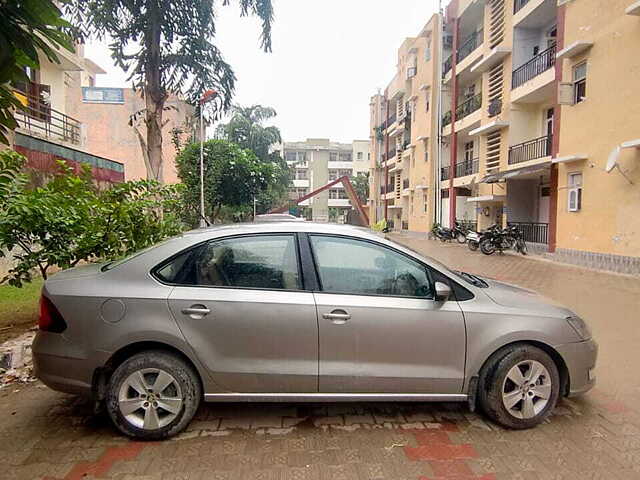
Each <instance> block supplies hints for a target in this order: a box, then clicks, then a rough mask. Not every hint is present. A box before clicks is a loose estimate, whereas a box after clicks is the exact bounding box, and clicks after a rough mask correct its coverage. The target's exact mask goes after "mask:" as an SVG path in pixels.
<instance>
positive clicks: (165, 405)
mask: <svg viewBox="0 0 640 480" xmlns="http://www.w3.org/2000/svg"><path fill="white" fill-rule="evenodd" d="M183 404H184V398H183V395H182V391H181V389H180V385H179V384H178V382H177V381H176V379H175V378H174V377H173V376H172V375H170V374H169V373H167V372H165V371H164V370H160V369H159V368H145V369H142V370H137V371H135V372H133V373H131V374H130V375H129V376H128V377H127V378H126V379H125V380H124V382H122V386H121V387H120V391H119V392H118V408H119V409H120V412H121V413H122V416H123V417H124V418H125V419H126V420H127V421H128V422H129V423H131V424H132V425H133V426H135V427H137V428H142V429H145V430H156V429H158V428H162V427H165V426H166V425H169V424H170V423H171V422H172V421H173V420H175V418H176V417H177V416H178V414H179V413H180V411H181V410H182V407H183Z"/></svg>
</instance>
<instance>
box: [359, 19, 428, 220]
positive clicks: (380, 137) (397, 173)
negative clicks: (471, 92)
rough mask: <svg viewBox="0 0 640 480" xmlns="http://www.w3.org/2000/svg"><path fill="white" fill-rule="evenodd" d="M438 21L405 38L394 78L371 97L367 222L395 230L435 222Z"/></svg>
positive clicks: (399, 52)
mask: <svg viewBox="0 0 640 480" xmlns="http://www.w3.org/2000/svg"><path fill="white" fill-rule="evenodd" d="M439 23H440V16H439V15H434V16H433V17H432V18H431V19H430V20H429V22H427V24H426V25H425V26H424V28H423V29H422V30H421V31H420V32H419V33H418V35H417V36H415V37H410V38H407V39H405V41H404V42H403V43H402V45H401V46H400V49H399V50H398V63H397V67H396V73H395V76H394V77H393V79H392V80H391V82H390V83H389V84H388V85H387V87H386V88H385V90H384V93H378V94H376V95H374V96H373V97H372V98H371V102H370V127H371V128H370V138H371V150H372V155H371V164H370V171H371V175H370V177H369V179H370V200H369V212H370V214H369V220H370V222H371V223H372V224H374V223H377V222H379V221H380V220H382V219H387V222H388V223H389V224H390V226H392V227H393V228H395V229H397V230H399V229H405V230H414V231H426V230H428V229H429V228H430V227H431V225H432V223H433V221H434V219H435V212H436V195H435V194H436V193H437V186H436V185H437V177H436V169H437V160H436V159H437V153H438V122H437V110H438V109H437V105H438V104H437V101H436V100H437V98H438V97H437V95H438V90H437V87H438V82H437V79H438V75H439V63H438V54H437V52H438V48H439V36H438V31H439V28H440V25H439ZM434 180H435V182H434Z"/></svg>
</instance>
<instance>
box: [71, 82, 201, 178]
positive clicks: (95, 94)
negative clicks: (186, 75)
mask: <svg viewBox="0 0 640 480" xmlns="http://www.w3.org/2000/svg"><path fill="white" fill-rule="evenodd" d="M165 107H166V110H165V111H164V113H163V122H164V126H163V128H162V153H163V155H162V156H163V164H162V181H163V182H165V183H176V182H178V181H179V180H178V174H177V171H176V166H175V158H176V155H177V154H178V150H177V148H176V144H175V141H174V140H175V139H176V138H177V139H179V140H180V144H185V143H187V142H188V141H190V140H191V139H192V137H193V136H194V135H195V133H196V132H197V131H198V128H197V127H198V124H197V120H196V119H195V117H194V108H193V107H192V106H191V105H189V104H188V103H187V102H185V101H184V100H183V99H181V98H180V97H178V96H176V95H173V94H172V95H170V96H169V98H168V99H167V101H166V103H165ZM145 108H146V106H145V101H144V98H142V96H141V95H140V92H139V91H134V90H133V89H131V88H109V87H96V86H95V84H88V83H87V82H86V81H83V79H81V78H80V76H78V75H76V76H73V77H72V80H71V82H70V85H69V94H68V95H67V112H68V113H69V114H70V115H73V116H74V117H75V118H77V119H78V120H79V121H80V122H82V123H83V124H85V125H86V129H85V139H86V144H87V145H88V146H89V147H90V148H91V151H92V152H93V153H95V154H96V155H102V156H109V157H110V158H116V159H118V161H120V162H122V163H123V164H124V172H125V180H138V179H143V178H147V168H146V166H145V162H144V158H143V156H142V147H141V145H140V140H139V138H138V134H137V133H136V129H137V130H138V132H139V133H140V135H141V136H142V138H143V139H146V127H145V125H144V122H143V121H142V120H143V118H144V116H143V115H141V114H140V113H139V112H143V111H144V109H145ZM136 113H138V115H137V117H136V118H137V119H138V121H137V122H133V125H132V124H131V123H130V121H131V118H132V116H133V115H134V114H136Z"/></svg>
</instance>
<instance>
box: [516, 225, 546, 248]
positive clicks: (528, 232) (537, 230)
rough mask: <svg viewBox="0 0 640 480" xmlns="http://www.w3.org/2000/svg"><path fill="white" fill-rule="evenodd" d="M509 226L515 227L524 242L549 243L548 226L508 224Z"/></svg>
mask: <svg viewBox="0 0 640 480" xmlns="http://www.w3.org/2000/svg"><path fill="white" fill-rule="evenodd" d="M508 224H509V225H515V226H516V227H518V230H520V232H521V233H522V236H523V238H524V240H525V242H531V243H543V244H548V243H549V224H548V223H537V222H508Z"/></svg>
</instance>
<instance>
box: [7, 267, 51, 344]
mask: <svg viewBox="0 0 640 480" xmlns="http://www.w3.org/2000/svg"><path fill="white" fill-rule="evenodd" d="M42 283H43V281H42V279H41V278H37V279H34V280H33V282H31V283H24V284H23V286H22V288H16V287H12V286H10V285H0V341H4V340H5V339H6V338H10V337H13V336H15V335H16V334H18V335H19V334H20V333H21V332H22V331H24V330H27V329H28V328H30V327H32V326H34V325H35V324H36V323H37V322H38V309H39V305H38V299H39V298H40V290H41V289H42Z"/></svg>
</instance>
